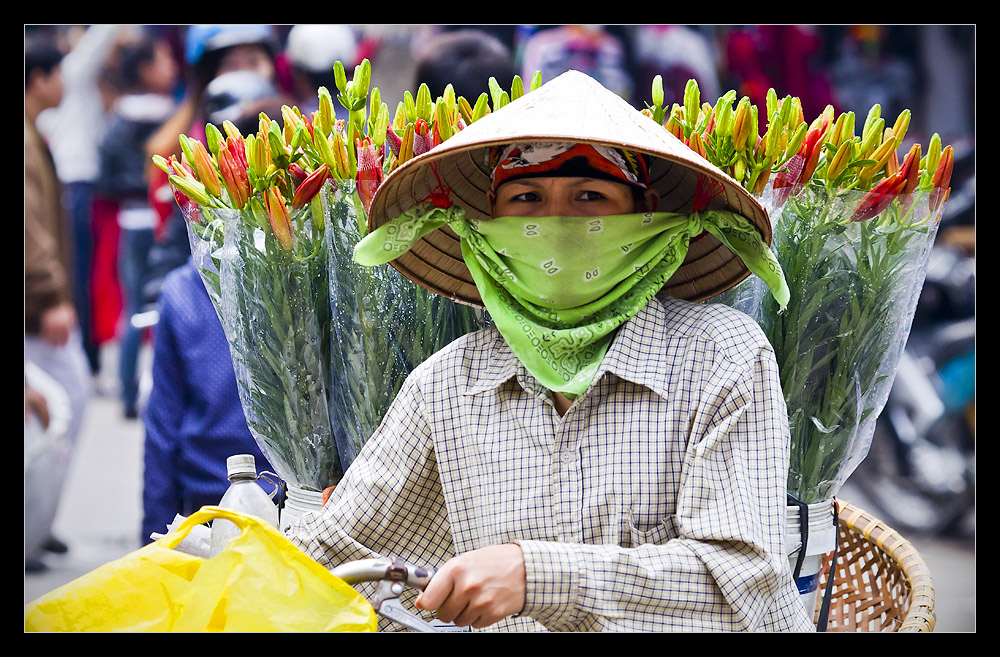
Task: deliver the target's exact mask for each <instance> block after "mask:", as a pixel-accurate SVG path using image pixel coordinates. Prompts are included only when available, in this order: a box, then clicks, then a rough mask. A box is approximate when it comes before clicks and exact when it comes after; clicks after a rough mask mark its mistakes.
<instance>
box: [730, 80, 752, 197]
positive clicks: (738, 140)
mask: <svg viewBox="0 0 1000 657" xmlns="http://www.w3.org/2000/svg"><path fill="white" fill-rule="evenodd" d="M752 118H753V117H752V116H751V113H750V99H749V98H747V97H746V96H744V97H743V98H741V99H740V102H739V104H738V105H737V106H736V113H735V114H734V116H733V148H735V149H736V151H737V152H743V149H744V148H745V147H746V144H747V139H749V138H750V130H751V128H752V127H753V126H752V125H751V121H752ZM738 179H739V178H737V180H738Z"/></svg>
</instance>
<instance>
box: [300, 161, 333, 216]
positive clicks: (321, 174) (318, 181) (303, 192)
mask: <svg viewBox="0 0 1000 657" xmlns="http://www.w3.org/2000/svg"><path fill="white" fill-rule="evenodd" d="M329 176H330V169H329V168H327V166H326V165H325V164H324V165H323V166H321V167H320V168H318V169H316V170H315V171H313V172H312V173H311V174H309V175H308V176H307V177H306V179H305V180H303V181H302V183H301V184H300V185H299V186H298V188H297V189H296V190H295V195H294V196H292V207H293V208H299V207H302V206H303V205H305V204H306V203H308V202H309V201H310V200H312V197H314V196H316V194H318V193H319V190H320V188H322V187H323V183H324V182H326V179H327V178H328V177H329Z"/></svg>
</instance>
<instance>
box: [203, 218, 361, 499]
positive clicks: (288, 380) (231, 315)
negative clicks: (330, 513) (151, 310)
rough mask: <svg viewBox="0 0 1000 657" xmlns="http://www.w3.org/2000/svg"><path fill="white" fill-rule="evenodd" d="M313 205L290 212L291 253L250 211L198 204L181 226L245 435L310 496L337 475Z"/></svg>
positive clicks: (324, 293) (325, 303) (320, 231)
mask: <svg viewBox="0 0 1000 657" xmlns="http://www.w3.org/2000/svg"><path fill="white" fill-rule="evenodd" d="M318 207H319V206H318V205H317V204H307V205H305V206H304V207H303V208H300V209H293V210H292V211H291V213H290V220H291V223H292V230H293V233H294V248H292V249H288V248H283V247H282V246H281V245H280V244H279V243H278V242H277V240H276V239H275V236H274V234H273V233H272V232H271V231H270V230H265V227H262V226H261V225H260V224H259V223H258V221H259V220H257V219H255V216H254V214H253V213H252V211H250V210H249V209H247V210H244V211H237V210H228V209H214V208H213V209H210V210H208V211H206V209H205V208H201V209H200V214H201V221H200V222H199V223H195V222H192V221H189V222H188V226H189V236H190V239H191V244H192V253H193V254H194V259H195V264H196V265H197V266H198V268H199V271H200V272H201V275H202V280H203V281H204V283H205V285H206V288H207V289H208V291H209V295H210V296H211V297H212V300H213V302H214V303H215V306H216V310H217V311H218V314H219V318H220V319H221V321H222V326H223V329H224V330H225V333H226V337H227V339H228V341H229V346H230V353H231V354H232V358H233V367H234V369H235V372H236V380H237V384H238V389H239V394H240V401H241V403H242V406H243V411H244V415H245V416H246V419H247V424H248V426H249V428H250V431H251V433H252V434H253V437H254V439H255V440H256V442H257V444H258V446H259V447H260V449H261V451H262V452H263V453H264V455H265V456H266V457H267V458H268V460H269V461H270V462H271V464H272V465H273V466H274V468H275V470H276V471H277V473H278V475H279V476H281V478H282V479H284V480H285V481H287V482H289V483H290V484H294V485H298V486H300V487H303V488H306V489H310V490H323V489H324V488H326V487H328V486H332V485H334V484H336V483H337V482H338V481H339V480H340V478H341V476H342V473H343V470H342V468H341V464H340V459H339V456H338V453H337V448H336V443H335V441H334V438H333V432H332V425H331V422H330V414H329V409H328V406H327V399H328V389H329V378H330V374H329V344H330V339H329V336H330V299H329V283H328V280H327V277H328V275H329V269H328V266H327V252H326V248H325V242H324V232H325V230H324V227H325V226H326V224H327V223H328V220H327V218H326V217H325V216H324V217H319V218H315V217H313V214H312V213H313V211H314V208H318ZM248 208H249V206H248ZM209 217H211V219H209ZM206 219H209V220H208V221H206Z"/></svg>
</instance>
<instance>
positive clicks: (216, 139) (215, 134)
mask: <svg viewBox="0 0 1000 657" xmlns="http://www.w3.org/2000/svg"><path fill="white" fill-rule="evenodd" d="M205 141H206V142H208V144H207V145H208V150H209V152H210V153H212V155H215V156H218V155H219V149H220V148H222V144H223V143H225V138H223V136H222V133H221V132H220V131H219V129H218V128H216V127H215V126H214V125H213V124H211V123H206V124H205Z"/></svg>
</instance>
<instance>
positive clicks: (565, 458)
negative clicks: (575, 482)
mask: <svg viewBox="0 0 1000 657" xmlns="http://www.w3.org/2000/svg"><path fill="white" fill-rule="evenodd" d="M560 458H562V462H563V463H572V462H573V461H575V460H576V452H563V453H562V455H561V456H560Z"/></svg>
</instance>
